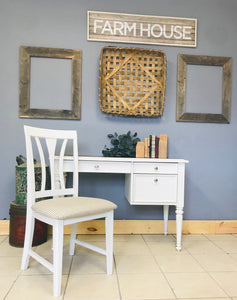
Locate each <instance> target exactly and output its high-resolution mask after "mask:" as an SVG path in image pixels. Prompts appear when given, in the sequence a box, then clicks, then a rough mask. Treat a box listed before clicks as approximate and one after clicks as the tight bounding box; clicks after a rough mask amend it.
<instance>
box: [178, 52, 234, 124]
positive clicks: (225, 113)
mask: <svg viewBox="0 0 237 300" xmlns="http://www.w3.org/2000/svg"><path fill="white" fill-rule="evenodd" d="M187 64H191V65H206V66H221V67H222V112H221V113H220V114H214V113H192V112H186V111H185V102H186V67H187ZM177 70H178V71H177V103H176V121H181V122H207V123H230V106H231V80H232V58H231V57H219V56H202V55H186V54H178V67H177Z"/></svg>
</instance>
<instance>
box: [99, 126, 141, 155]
mask: <svg viewBox="0 0 237 300" xmlns="http://www.w3.org/2000/svg"><path fill="white" fill-rule="evenodd" d="M107 136H108V138H109V139H110V143H111V145H112V147H111V148H107V146H105V148H104V150H102V154H103V156H112V157H135V156H136V145H137V142H138V141H140V139H139V138H138V137H137V133H136V132H135V133H134V134H133V135H131V132H130V131H128V133H126V134H120V135H118V134H117V132H115V133H114V134H108V135H107Z"/></svg>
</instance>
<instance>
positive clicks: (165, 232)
mask: <svg viewBox="0 0 237 300" xmlns="http://www.w3.org/2000/svg"><path fill="white" fill-rule="evenodd" d="M163 214H164V235H167V234H168V217H169V205H163Z"/></svg>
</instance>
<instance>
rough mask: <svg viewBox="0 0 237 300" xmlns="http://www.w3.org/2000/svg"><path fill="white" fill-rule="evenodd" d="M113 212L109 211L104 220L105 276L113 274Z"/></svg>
mask: <svg viewBox="0 0 237 300" xmlns="http://www.w3.org/2000/svg"><path fill="white" fill-rule="evenodd" d="M113 227H114V212H113V211H110V212H109V213H108V215H107V217H106V218H105V230H106V263H107V274H108V275H111V274H112V272H113V230H114V228H113Z"/></svg>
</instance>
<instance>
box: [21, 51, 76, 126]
mask: <svg viewBox="0 0 237 300" xmlns="http://www.w3.org/2000/svg"><path fill="white" fill-rule="evenodd" d="M31 57H42V58H64V59H71V60H72V95H71V110H59V109H32V108H30V63H31ZM19 96H20V99H19V117H20V118H40V119H41V118H43V119H70V120H80V118H81V50H72V49H58V48H45V47H29V46H21V47H20V95H19Z"/></svg>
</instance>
